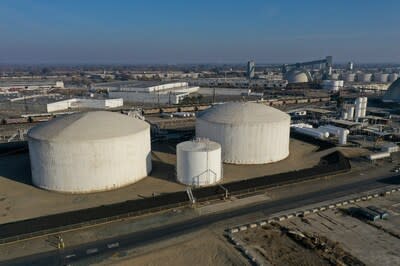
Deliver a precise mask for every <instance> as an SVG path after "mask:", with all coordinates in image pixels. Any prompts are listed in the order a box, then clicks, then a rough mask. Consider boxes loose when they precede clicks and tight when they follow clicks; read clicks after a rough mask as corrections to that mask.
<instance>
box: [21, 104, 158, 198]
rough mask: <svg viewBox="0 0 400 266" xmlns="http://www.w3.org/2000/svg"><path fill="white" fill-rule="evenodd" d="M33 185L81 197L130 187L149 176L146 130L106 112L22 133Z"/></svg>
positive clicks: (78, 115) (68, 118) (53, 122)
mask: <svg viewBox="0 0 400 266" xmlns="http://www.w3.org/2000/svg"><path fill="white" fill-rule="evenodd" d="M28 143H29V156H30V161H31V170H32V182H33V184H34V185H36V186H38V187H41V188H44V189H48V190H54V191H60V192H68V193H85V192H95V191H103V190H110V189H114V188H118V187H122V186H125V185H128V184H131V183H134V182H136V181H138V180H141V179H142V178H144V177H146V176H147V175H148V173H149V172H150V171H151V154H150V152H151V151H150V126H149V125H148V124H147V123H146V122H144V121H141V120H138V119H135V118H132V117H129V116H126V115H122V114H118V113H112V112H106V111H95V112H84V113H75V114H71V115H67V116H63V117H58V118H55V119H52V120H50V121H49V122H47V123H44V124H41V125H38V126H36V127H34V128H32V129H31V130H29V132H28Z"/></svg>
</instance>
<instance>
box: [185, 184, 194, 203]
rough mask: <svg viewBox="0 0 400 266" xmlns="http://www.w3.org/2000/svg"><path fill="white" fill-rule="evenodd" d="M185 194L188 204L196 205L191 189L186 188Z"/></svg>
mask: <svg viewBox="0 0 400 266" xmlns="http://www.w3.org/2000/svg"><path fill="white" fill-rule="evenodd" d="M186 194H187V195H188V197H189V200H190V202H191V203H192V204H195V203H196V199H195V197H194V196H193V193H192V189H191V188H190V187H187V188H186Z"/></svg>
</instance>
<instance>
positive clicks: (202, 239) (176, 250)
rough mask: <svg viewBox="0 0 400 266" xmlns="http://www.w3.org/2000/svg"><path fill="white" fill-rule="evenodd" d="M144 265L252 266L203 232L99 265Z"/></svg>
mask: <svg viewBox="0 0 400 266" xmlns="http://www.w3.org/2000/svg"><path fill="white" fill-rule="evenodd" d="M110 264H112V265H119V266H125V265H143V266H145V265H146V266H169V265H170V266H186V265H221V266H224V265H226V266H228V265H250V264H249V262H248V261H247V260H246V259H245V258H244V257H243V256H242V255H241V254H240V253H239V252H238V251H237V250H235V248H234V247H233V246H232V245H231V244H229V243H228V242H227V241H226V240H225V239H223V238H222V236H217V235H216V234H214V233H212V232H210V231H208V230H203V231H201V232H199V233H197V234H196V235H194V236H192V237H191V238H190V239H184V240H182V241H180V242H178V243H174V244H173V245H169V246H167V247H161V248H159V249H154V248H152V250H150V251H147V252H144V253H140V252H139V254H136V255H129V253H128V254H125V256H122V257H121V255H118V254H116V255H114V256H113V257H111V258H109V259H107V260H106V261H102V262H100V263H97V264H96V265H102V266H103V265H104V266H105V265H110Z"/></svg>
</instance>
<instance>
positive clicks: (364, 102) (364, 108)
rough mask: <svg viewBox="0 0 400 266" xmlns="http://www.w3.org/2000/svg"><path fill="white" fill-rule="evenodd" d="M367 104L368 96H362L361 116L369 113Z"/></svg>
mask: <svg viewBox="0 0 400 266" xmlns="http://www.w3.org/2000/svg"><path fill="white" fill-rule="evenodd" d="M367 104H368V98H367V97H362V106H361V117H365V116H366V115H367Z"/></svg>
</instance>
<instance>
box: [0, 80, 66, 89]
mask: <svg viewBox="0 0 400 266" xmlns="http://www.w3.org/2000/svg"><path fill="white" fill-rule="evenodd" d="M62 88H64V82H63V81H54V80H27V81H1V82H0V90H2V91H17V90H38V89H62Z"/></svg>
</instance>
